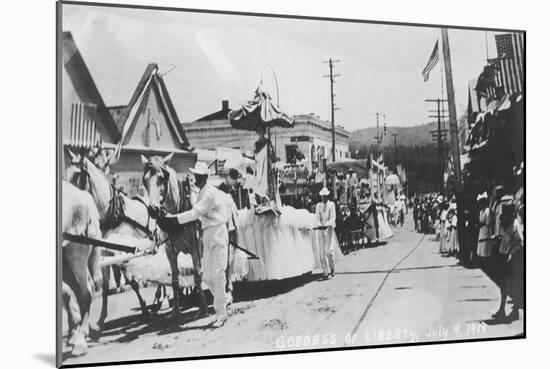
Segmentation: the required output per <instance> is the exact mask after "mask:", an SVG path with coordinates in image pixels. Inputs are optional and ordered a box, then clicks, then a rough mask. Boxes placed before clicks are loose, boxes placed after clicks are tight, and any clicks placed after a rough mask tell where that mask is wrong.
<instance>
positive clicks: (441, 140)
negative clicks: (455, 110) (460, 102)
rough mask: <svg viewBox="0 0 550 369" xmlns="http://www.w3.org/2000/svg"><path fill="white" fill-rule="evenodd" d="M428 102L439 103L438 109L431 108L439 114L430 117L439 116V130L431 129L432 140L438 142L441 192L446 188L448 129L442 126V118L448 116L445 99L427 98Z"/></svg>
mask: <svg viewBox="0 0 550 369" xmlns="http://www.w3.org/2000/svg"><path fill="white" fill-rule="evenodd" d="M425 101H426V102H433V103H437V110H435V111H434V110H430V112H431V113H437V115H429V117H430V118H437V130H435V131H430V133H431V134H432V140H433V141H436V142H437V159H438V161H437V164H438V165H437V171H438V178H439V181H438V187H439V190H440V191H441V192H444V190H445V183H444V173H445V143H446V142H447V130H446V129H444V128H443V127H442V124H441V123H442V119H443V118H445V117H446V115H445V113H446V111H444V110H443V107H442V105H443V103H444V102H446V101H447V100H444V99H426V100H425Z"/></svg>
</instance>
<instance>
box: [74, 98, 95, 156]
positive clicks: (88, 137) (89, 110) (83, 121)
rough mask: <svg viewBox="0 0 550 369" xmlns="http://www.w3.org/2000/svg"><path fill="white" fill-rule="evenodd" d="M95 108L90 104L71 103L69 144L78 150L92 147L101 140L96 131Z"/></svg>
mask: <svg viewBox="0 0 550 369" xmlns="http://www.w3.org/2000/svg"><path fill="white" fill-rule="evenodd" d="M96 117H97V106H96V105H95V104H92V103H77V102H75V103H72V105H71V123H70V124H71V126H70V138H69V144H70V145H71V146H73V147H78V148H89V149H91V148H92V147H94V146H95V145H96V144H97V143H98V141H100V140H101V137H100V134H99V133H98V132H97V129H96Z"/></svg>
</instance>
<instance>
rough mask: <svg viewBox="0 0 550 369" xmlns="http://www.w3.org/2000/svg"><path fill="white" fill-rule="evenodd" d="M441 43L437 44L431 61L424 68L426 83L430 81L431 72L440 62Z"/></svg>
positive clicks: (423, 73)
mask: <svg viewBox="0 0 550 369" xmlns="http://www.w3.org/2000/svg"><path fill="white" fill-rule="evenodd" d="M438 44H439V41H436V42H435V46H434V49H433V51H432V54H431V55H430V59H428V64H426V66H425V67H424V69H423V70H422V77H424V82H426V81H427V80H429V79H430V72H431V70H432V69H433V68H434V67H435V66H436V64H437V62H438V61H439V46H438Z"/></svg>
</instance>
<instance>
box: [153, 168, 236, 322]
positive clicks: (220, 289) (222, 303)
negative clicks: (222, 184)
mask: <svg viewBox="0 0 550 369" xmlns="http://www.w3.org/2000/svg"><path fill="white" fill-rule="evenodd" d="M190 171H191V172H192V173H193V174H194V175H195V182H196V185H197V187H199V188H200V192H199V195H198V198H197V201H196V203H195V205H193V208H192V209H191V210H188V211H185V212H183V213H179V214H176V215H167V216H165V217H161V218H159V219H158V220H157V224H158V225H159V227H160V228H161V229H162V230H163V231H165V232H170V231H172V230H174V229H176V230H177V229H178V228H179V227H180V226H181V225H182V224H185V223H188V222H191V221H194V220H196V219H199V220H200V221H201V225H202V231H203V245H204V251H203V257H202V268H201V269H202V272H203V280H204V282H205V283H206V284H207V285H208V287H209V288H210V291H211V292H212V295H213V296H214V309H215V310H216V321H215V322H214V327H216V328H217V327H221V326H222V325H224V323H225V321H226V320H227V317H228V315H227V310H226V303H227V302H229V301H228V296H227V295H226V274H225V273H226V268H227V260H228V259H227V258H228V246H227V245H228V242H229V238H228V237H229V236H228V223H229V222H230V221H231V216H232V209H230V208H229V206H228V204H229V201H230V200H231V199H230V197H229V196H228V195H227V194H226V193H224V192H222V191H220V190H218V189H217V188H215V187H214V186H212V185H210V184H208V183H207V179H208V173H209V170H208V166H207V165H206V163H203V162H197V163H196V164H195V168H191V169H190ZM231 203H233V201H231ZM233 205H234V204H233Z"/></svg>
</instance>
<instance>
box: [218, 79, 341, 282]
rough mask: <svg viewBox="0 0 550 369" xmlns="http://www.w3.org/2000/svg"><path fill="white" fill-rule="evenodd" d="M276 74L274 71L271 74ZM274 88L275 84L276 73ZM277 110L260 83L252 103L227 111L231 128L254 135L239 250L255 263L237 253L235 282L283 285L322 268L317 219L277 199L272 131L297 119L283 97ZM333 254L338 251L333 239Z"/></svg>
mask: <svg viewBox="0 0 550 369" xmlns="http://www.w3.org/2000/svg"><path fill="white" fill-rule="evenodd" d="M271 71H272V72H273V70H271ZM273 77H274V80H275V84H277V79H276V77H275V73H273ZM276 89H277V105H275V104H274V103H273V101H272V99H271V97H270V95H269V93H268V92H267V91H266V89H265V88H264V86H263V83H262V81H260V84H259V86H258V87H257V88H256V90H255V94H254V99H253V100H252V101H249V102H248V103H247V104H245V105H243V106H242V107H241V108H240V109H237V110H232V111H230V112H229V115H228V120H229V122H230V124H231V126H232V127H233V128H236V129H241V130H247V131H256V132H257V133H258V136H259V138H258V141H257V142H256V144H255V147H254V162H255V165H254V175H253V176H252V182H253V183H252V187H253V190H254V199H253V202H255V204H254V205H253V206H252V207H251V208H250V209H241V210H239V212H238V226H237V228H238V243H239V246H240V247H241V248H243V249H245V250H248V251H249V252H250V253H252V254H254V255H256V256H257V258H247V259H246V262H244V257H245V255H244V253H243V252H242V251H241V250H237V251H235V252H234V254H233V256H234V257H233V261H232V279H233V280H247V281H259V280H279V279H285V278H291V277H295V276H299V275H303V274H306V273H311V272H313V271H314V269H315V268H318V267H320V258H319V246H318V239H317V234H316V233H317V232H316V230H317V229H318V225H319V224H318V220H317V217H316V215H315V214H312V213H310V212H309V211H307V210H305V209H296V208H294V207H292V206H284V205H282V203H281V199H280V194H279V191H278V189H279V184H280V176H279V169H278V167H280V165H277V158H276V157H275V154H276V153H275V152H274V150H273V148H272V146H271V128H273V127H281V128H287V129H292V128H293V127H294V118H293V117H291V116H290V115H288V114H286V113H284V112H282V111H281V110H280V109H279V106H278V105H279V101H278V100H279V97H278V95H279V92H278V86H276ZM332 249H333V252H334V253H335V254H336V257H338V256H339V255H340V254H341V253H340V249H339V246H338V242H337V240H336V237H335V236H334V237H333V244H332Z"/></svg>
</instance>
